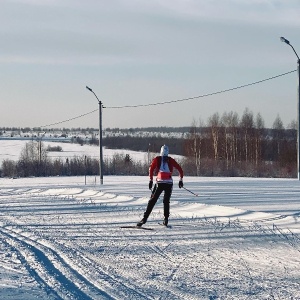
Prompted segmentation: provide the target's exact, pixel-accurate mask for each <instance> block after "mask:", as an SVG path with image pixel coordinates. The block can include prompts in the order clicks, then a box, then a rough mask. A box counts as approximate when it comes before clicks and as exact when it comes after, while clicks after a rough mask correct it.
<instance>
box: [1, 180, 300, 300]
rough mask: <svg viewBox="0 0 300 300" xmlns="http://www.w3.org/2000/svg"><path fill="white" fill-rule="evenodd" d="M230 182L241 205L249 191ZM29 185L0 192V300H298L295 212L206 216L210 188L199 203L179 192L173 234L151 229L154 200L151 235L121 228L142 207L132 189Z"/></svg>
mask: <svg viewBox="0 0 300 300" xmlns="http://www.w3.org/2000/svg"><path fill="white" fill-rule="evenodd" d="M32 180H34V179H32ZM16 182H17V181H16ZM120 184H121V185H122V184H123V183H120ZM218 184H219V183H218ZM236 184H237V188H238V189H239V194H238V195H237V197H240V199H241V201H244V200H245V198H247V197H248V196H249V194H248V193H249V191H248V190H244V189H242V188H241V185H240V184H239V181H238V180H237V182H236ZM276 184H277V185H278V183H276ZM283 184H284V185H285V184H286V182H283ZM33 185H34V184H33ZM33 185H32V186H28V185H27V186H26V185H20V186H17V187H12V186H10V185H8V186H7V187H5V188H1V189H0V209H1V210H0V212H1V213H0V225H1V227H0V243H1V250H0V279H1V281H2V279H4V281H2V284H1V286H0V294H4V295H6V296H7V298H4V299H23V300H24V299H35V298H36V299H209V300H212V299H300V292H299V290H300V284H299V278H300V268H299V265H300V252H299V251H300V238H299V232H300V230H299V226H298V225H297V224H298V216H299V215H298V214H297V213H295V212H293V213H292V214H291V215H287V214H270V213H265V212H264V213H261V212H258V213H256V212H254V211H247V210H241V209H238V208H234V207H227V206H220V205H218V206H216V207H214V210H210V209H211V208H212V207H213V206H211V205H207V204H204V203H205V200H207V199H208V198H209V197H210V198H211V197H212V196H211V195H212V194H211V192H212V191H210V196H209V197H208V196H207V195H203V196H202V199H201V198H200V199H198V198H197V199H193V198H192V197H191V196H190V195H186V194H182V193H181V191H180V192H178V191H177V194H176V192H174V195H173V198H172V203H171V213H172V215H171V218H170V223H171V224H170V225H172V228H165V227H164V226H161V225H159V224H158V222H159V221H161V220H162V204H161V202H159V203H158V204H157V206H156V208H155V210H154V211H153V214H152V215H151V218H150V219H149V221H148V222H147V226H149V227H151V228H153V229H154V230H153V231H150V230H149V231H148V230H136V229H130V228H126V229H125V228H120V227H121V226H129V225H134V224H135V223H136V221H137V220H139V219H140V217H141V215H142V213H143V210H144V208H145V205H146V203H147V200H148V198H147V197H140V196H139V195H138V196H132V195H130V193H131V192H132V191H133V192H134V187H133V190H130V189H128V190H127V191H126V192H125V193H123V194H121V193H113V192H112V191H113V189H114V187H113V186H114V183H113V182H112V184H110V185H109V188H107V189H106V190H105V189H102V190H100V189H99V188H98V187H93V186H79V185H76V184H73V185H71V184H70V185H63V186H59V184H58V185H55V184H53V183H52V184H49V185H48V186H45V185H41V186H35V187H34V186H33ZM138 185H139V184H138ZM123 186H124V187H125V186H127V182H125V183H124V184H123ZM274 186H275V185H274ZM262 188H265V187H264V183H263V184H262ZM273 188H274V187H273ZM194 189H195V190H196V191H197V192H200V191H201V190H200V189H199V190H197V189H196V186H194ZM279 189H280V188H279ZM235 191H236V190H235ZM268 193H269V192H268ZM276 193H278V191H276V192H274V194H276ZM223 196H224V194H223ZM230 196H232V195H229V196H228V197H229V198H230ZM265 196H266V194H265ZM185 197H186V200H187V201H184V200H182V199H181V198H185ZM293 197H294V196H293V195H292V198H293ZM229 198H228V200H229ZM201 200H202V201H201ZM196 201H197V202H196ZM213 211H214V212H215V213H214V214H213ZM220 211H222V212H223V215H221V214H220ZM204 212H206V213H204ZM210 213H211V214H212V215H209V214H210ZM290 219H293V220H294V221H293V222H292V221H290ZM17 282H19V284H18V286H15V287H14V284H16V283H17Z"/></svg>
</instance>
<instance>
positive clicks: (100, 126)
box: [86, 86, 103, 185]
mask: <svg viewBox="0 0 300 300" xmlns="http://www.w3.org/2000/svg"><path fill="white" fill-rule="evenodd" d="M86 88H87V89H88V90H89V91H90V92H92V93H93V94H94V95H95V97H96V99H97V100H98V104H99V175H100V184H101V185H102V184H103V150H102V107H103V106H102V102H101V101H100V100H99V98H98V97H97V95H96V94H95V93H94V91H93V90H92V89H91V88H89V87H88V86H86Z"/></svg>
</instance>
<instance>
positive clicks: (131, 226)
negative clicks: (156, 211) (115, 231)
mask: <svg viewBox="0 0 300 300" xmlns="http://www.w3.org/2000/svg"><path fill="white" fill-rule="evenodd" d="M120 228H132V229H143V230H154V229H153V228H150V227H143V226H136V225H128V226H121V227H120Z"/></svg>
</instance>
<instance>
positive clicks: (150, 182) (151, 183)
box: [149, 180, 153, 190]
mask: <svg viewBox="0 0 300 300" xmlns="http://www.w3.org/2000/svg"><path fill="white" fill-rule="evenodd" d="M152 186H153V181H152V180H150V181H149V190H151V189H152Z"/></svg>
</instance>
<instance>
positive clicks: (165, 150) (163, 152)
mask: <svg viewBox="0 0 300 300" xmlns="http://www.w3.org/2000/svg"><path fill="white" fill-rule="evenodd" d="M168 155H169V147H168V146H167V145H163V146H161V148H160V156H168Z"/></svg>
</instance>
